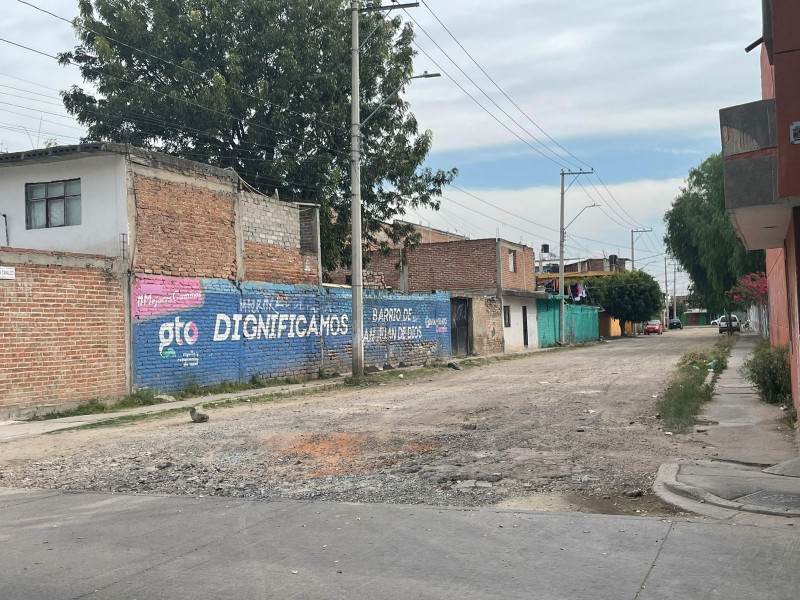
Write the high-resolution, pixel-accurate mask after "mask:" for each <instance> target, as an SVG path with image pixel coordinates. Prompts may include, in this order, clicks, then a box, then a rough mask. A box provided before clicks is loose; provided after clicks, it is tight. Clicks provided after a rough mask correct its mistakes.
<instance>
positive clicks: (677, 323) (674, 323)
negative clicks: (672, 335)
mask: <svg viewBox="0 0 800 600" xmlns="http://www.w3.org/2000/svg"><path fill="white" fill-rule="evenodd" d="M667 327H669V328H670V329H683V323H682V322H681V320H680V319H670V320H669V323H667Z"/></svg>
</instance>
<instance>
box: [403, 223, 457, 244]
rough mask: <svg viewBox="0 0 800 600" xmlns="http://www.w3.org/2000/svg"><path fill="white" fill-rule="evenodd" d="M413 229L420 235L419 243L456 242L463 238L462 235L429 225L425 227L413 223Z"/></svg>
mask: <svg viewBox="0 0 800 600" xmlns="http://www.w3.org/2000/svg"><path fill="white" fill-rule="evenodd" d="M414 231H415V232H416V233H419V234H420V235H421V236H422V239H421V243H423V244H437V243H440V242H458V241H462V240H464V239H465V238H464V236H463V235H458V234H457V233H448V232H446V231H440V230H438V229H432V228H431V227H425V226H424V225H414Z"/></svg>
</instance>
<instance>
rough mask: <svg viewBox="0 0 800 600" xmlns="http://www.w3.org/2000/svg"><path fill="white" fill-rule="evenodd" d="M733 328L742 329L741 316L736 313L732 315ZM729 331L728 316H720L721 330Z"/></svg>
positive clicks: (722, 331) (735, 329) (721, 331)
mask: <svg viewBox="0 0 800 600" xmlns="http://www.w3.org/2000/svg"><path fill="white" fill-rule="evenodd" d="M730 319H731V330H733V331H741V330H742V326H741V324H740V323H739V317H737V316H736V315H731V316H730ZM727 331H728V317H720V318H719V332H720V333H726V332H727Z"/></svg>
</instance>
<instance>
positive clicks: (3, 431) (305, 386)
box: [0, 378, 342, 444]
mask: <svg viewBox="0 0 800 600" xmlns="http://www.w3.org/2000/svg"><path fill="white" fill-rule="evenodd" d="M339 385H342V379H341V378H338V379H332V380H325V381H309V382H305V383H296V384H286V385H281V386H275V387H268V388H260V389H255V390H245V391H242V392H231V393H228V394H214V395H209V396H200V397H197V398H189V399H188V400H179V401H177V402H164V403H162V404H153V405H152V406H139V407H136V408H130V409H126V410H119V411H113V412H107V413H98V414H94V415H81V416H79V417H63V418H61V419H48V420H45V421H0V444H2V443H3V442H9V441H11V440H18V439H22V438H28V437H34V436H37V435H42V434H44V433H50V432H52V431H59V430H61V429H69V428H71V427H80V426H81V425H88V424H90V423H100V422H102V421H110V420H111V419H116V418H118V417H125V416H129V415H146V414H152V413H159V412H166V411H168V410H173V409H176V408H183V409H185V410H186V411H187V414H188V411H189V408H190V407H192V406H199V405H203V406H211V405H213V404H216V403H218V402H226V401H228V400H246V399H247V398H255V397H259V396H272V395H276V394H285V393H287V392H297V391H302V390H314V389H318V388H324V387H333V386H339Z"/></svg>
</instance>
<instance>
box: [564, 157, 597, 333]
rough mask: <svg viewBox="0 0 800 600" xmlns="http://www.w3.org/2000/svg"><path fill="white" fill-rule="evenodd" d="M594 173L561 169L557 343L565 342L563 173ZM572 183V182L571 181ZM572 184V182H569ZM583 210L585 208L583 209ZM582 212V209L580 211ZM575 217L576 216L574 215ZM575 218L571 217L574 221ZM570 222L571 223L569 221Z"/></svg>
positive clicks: (576, 175)
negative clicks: (559, 294) (559, 296)
mask: <svg viewBox="0 0 800 600" xmlns="http://www.w3.org/2000/svg"><path fill="white" fill-rule="evenodd" d="M592 173H594V170H592V171H565V170H564V169H561V224H560V226H559V228H558V231H559V236H558V290H559V292H561V309H560V312H559V321H560V322H559V331H558V343H559V344H560V345H561V346H563V345H564V344H565V340H566V337H565V333H566V332H565V324H564V321H565V318H564V312H565V306H564V296H566V290H565V289H564V236H565V229H564V194H565V193H566V191H567V190H565V189H564V176H565V175H575V177H576V178H577V177H578V176H579V175H591V174H592ZM573 183H574V182H573ZM570 186H572V183H570ZM584 210H585V209H584ZM581 212H583V211H581ZM575 218H577V217H575ZM574 220H575V219H573V221H574ZM570 224H572V223H570Z"/></svg>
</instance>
